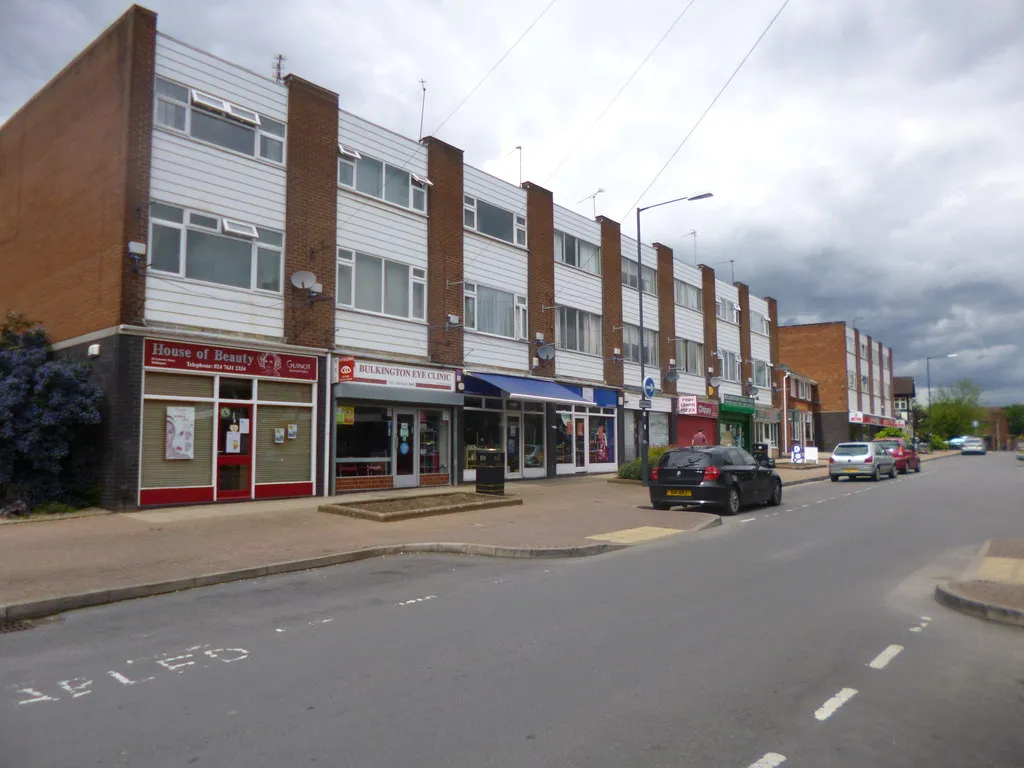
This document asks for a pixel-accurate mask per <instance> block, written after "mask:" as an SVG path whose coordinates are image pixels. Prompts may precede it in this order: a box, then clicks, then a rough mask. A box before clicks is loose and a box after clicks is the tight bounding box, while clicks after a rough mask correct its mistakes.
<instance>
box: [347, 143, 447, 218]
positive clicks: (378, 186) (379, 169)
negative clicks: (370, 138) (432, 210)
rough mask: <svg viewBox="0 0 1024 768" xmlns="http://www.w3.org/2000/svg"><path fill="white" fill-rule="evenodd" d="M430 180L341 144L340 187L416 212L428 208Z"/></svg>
mask: <svg viewBox="0 0 1024 768" xmlns="http://www.w3.org/2000/svg"><path fill="white" fill-rule="evenodd" d="M429 183H430V182H429V181H428V180H427V179H424V178H422V177H420V176H417V175H415V174H413V173H409V172H408V171H404V170H402V169H401V168H398V167H396V166H393V165H389V164H388V163H385V162H382V161H380V160H375V159H374V158H372V157H367V156H366V155H362V154H360V153H359V152H357V151H356V150H354V149H350V148H348V147H346V146H345V145H343V144H339V145H338V184H340V185H341V186H343V187H348V188H349V189H354V190H355V191H356V192H361V193H362V194H364V195H368V196H369V197H376V198H377V199H378V200H386V201H387V202H389V203H393V204H394V205H400V206H402V207H403V208H411V209H413V210H414V211H425V210H426V209H427V189H426V188H427V186H428V185H429Z"/></svg>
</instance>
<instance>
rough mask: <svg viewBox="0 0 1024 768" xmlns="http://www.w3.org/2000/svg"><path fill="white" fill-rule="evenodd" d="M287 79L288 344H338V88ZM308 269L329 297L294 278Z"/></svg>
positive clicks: (285, 299) (286, 223) (325, 345)
mask: <svg viewBox="0 0 1024 768" xmlns="http://www.w3.org/2000/svg"><path fill="white" fill-rule="evenodd" d="M285 83H286V84H287V85H288V179H287V186H286V190H287V207H286V209H285V228H286V230H287V232H288V237H287V238H286V240H285V253H284V276H285V281H284V336H285V340H286V341H287V342H288V343H289V344H301V345H303V346H307V347H321V348H327V349H333V348H334V322H335V309H334V296H335V291H336V290H337V285H336V283H337V273H338V269H337V255H336V249H335V243H336V242H337V239H338V182H337V174H338V171H337V167H338V94H336V93H334V92H333V91H328V90H326V89H324V88H321V87H319V86H317V85H314V84H313V83H310V82H308V81H306V80H303V79H302V78H301V77H296V76H295V75H288V77H287V78H285ZM300 270H307V271H309V272H312V273H313V274H315V275H316V278H317V280H318V281H319V282H320V283H321V284H322V285H323V287H324V293H323V295H324V297H325V298H324V299H321V300H317V301H312V302H311V301H309V299H308V292H307V291H304V290H302V289H299V288H296V287H294V286H293V285H292V284H291V282H290V277H291V275H292V274H293V273H295V272H297V271H300Z"/></svg>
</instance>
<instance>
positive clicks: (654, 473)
mask: <svg viewBox="0 0 1024 768" xmlns="http://www.w3.org/2000/svg"><path fill="white" fill-rule="evenodd" d="M657 479H658V468H657V467H651V480H655V481H656V480H657Z"/></svg>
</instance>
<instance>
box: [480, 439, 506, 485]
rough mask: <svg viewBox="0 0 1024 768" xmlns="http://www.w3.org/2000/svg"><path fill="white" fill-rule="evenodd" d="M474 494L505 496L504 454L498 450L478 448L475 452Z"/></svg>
mask: <svg viewBox="0 0 1024 768" xmlns="http://www.w3.org/2000/svg"><path fill="white" fill-rule="evenodd" d="M476 492H477V493H487V494H490V495H491V496H504V495H505V452H504V451H502V450H500V449H499V448H480V449H477V452H476Z"/></svg>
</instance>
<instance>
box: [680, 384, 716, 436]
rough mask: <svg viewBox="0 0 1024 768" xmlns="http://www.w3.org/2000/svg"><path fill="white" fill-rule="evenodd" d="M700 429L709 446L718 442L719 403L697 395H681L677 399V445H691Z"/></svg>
mask: <svg viewBox="0 0 1024 768" xmlns="http://www.w3.org/2000/svg"><path fill="white" fill-rule="evenodd" d="M700 429H703V430H704V437H706V438H707V440H708V445H713V444H715V443H716V442H718V403H716V402H714V401H712V400H704V399H703V398H701V397H698V396H697V395H680V396H679V397H677V398H676V445H690V444H691V442H692V441H693V436H694V435H695V434H697V430H700Z"/></svg>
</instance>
